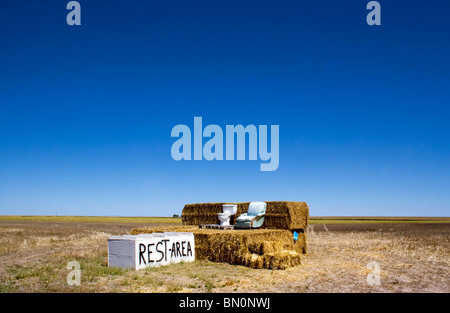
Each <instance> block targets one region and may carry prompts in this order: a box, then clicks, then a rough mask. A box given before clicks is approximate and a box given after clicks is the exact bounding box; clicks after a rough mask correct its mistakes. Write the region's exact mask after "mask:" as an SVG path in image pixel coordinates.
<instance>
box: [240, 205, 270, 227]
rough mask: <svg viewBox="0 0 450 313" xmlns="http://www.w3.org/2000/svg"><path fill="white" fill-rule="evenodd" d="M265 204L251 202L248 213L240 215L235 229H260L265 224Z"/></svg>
mask: <svg viewBox="0 0 450 313" xmlns="http://www.w3.org/2000/svg"><path fill="white" fill-rule="evenodd" d="M265 215H266V203H265V202H250V204H249V206H248V211H247V213H244V214H241V215H239V217H238V218H237V219H236V225H235V228H258V227H261V225H262V224H263V223H264V216H265Z"/></svg>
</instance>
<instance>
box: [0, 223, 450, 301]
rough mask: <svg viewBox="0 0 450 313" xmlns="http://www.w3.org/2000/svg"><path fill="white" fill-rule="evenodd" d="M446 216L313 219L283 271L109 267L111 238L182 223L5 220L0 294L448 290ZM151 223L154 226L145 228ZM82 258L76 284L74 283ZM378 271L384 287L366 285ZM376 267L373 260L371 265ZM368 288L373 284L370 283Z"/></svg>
mask: <svg viewBox="0 0 450 313" xmlns="http://www.w3.org/2000/svg"><path fill="white" fill-rule="evenodd" d="M449 222H450V220H449V218H442V219H426V218H425V219H421V218H413V219H409V220H407V221H405V219H403V220H402V219H401V218H385V219H379V218H373V219H361V218H334V217H329V218H313V219H312V220H311V224H310V226H309V227H308V230H307V240H308V242H307V243H308V252H307V254H306V255H304V256H303V258H302V264H301V265H299V266H296V267H293V268H289V269H286V270H265V269H251V268H247V267H244V266H236V265H229V264H225V263H213V262H206V261H195V262H192V263H181V264H174V265H169V266H163V267H159V268H151V269H146V270H140V271H135V270H122V269H116V268H110V267H108V266H107V238H108V237H109V236H110V235H120V234H126V233H129V232H130V231H131V229H133V228H135V227H139V226H142V225H143V223H145V225H155V226H161V225H162V224H160V223H164V225H173V224H166V223H179V219H171V218H168V219H147V220H143V219H138V218H135V219H132V220H126V221H124V220H120V218H111V219H109V220H102V219H101V218H98V219H92V218H91V219H89V220H83V219H80V218H78V219H77V218H72V219H63V218H62V217H60V219H57V218H54V219H50V218H48V219H45V218H33V217H28V218H26V217H15V218H13V217H9V218H6V217H0V292H19V293H23V292H26V293H30V292H31V293H32V292H105V293H110V292H163V293H166V292H169V293H170V292H186V293H191V292H194V293H199V292H200V293H203V292H238V293H241V292H242V293H243V292H268V293H271V292H286V293H292V292H313V293H314V292H338V293H341V292H383V293H384V292H409V293H414V292H430V293H435V292H445V293H448V292H450V271H449V270H450V223H449ZM149 223H150V224H149ZM70 261H78V262H79V264H80V270H81V284H80V286H69V285H68V284H67V280H66V277H67V275H68V274H69V272H70V271H71V269H67V264H68V262H70ZM374 261H375V262H377V263H376V264H378V265H379V272H378V274H379V284H375V285H374V284H369V283H368V280H367V279H368V275H369V277H372V276H373V274H374V273H375V270H374V268H372V267H370V266H369V267H368V265H370V264H374V263H373V262H374ZM371 262H372V263H371ZM369 282H372V280H369Z"/></svg>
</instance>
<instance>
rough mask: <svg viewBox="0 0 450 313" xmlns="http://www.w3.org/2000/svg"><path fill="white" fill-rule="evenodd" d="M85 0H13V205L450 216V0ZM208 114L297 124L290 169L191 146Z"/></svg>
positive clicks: (9, 208) (8, 83)
mask: <svg viewBox="0 0 450 313" xmlns="http://www.w3.org/2000/svg"><path fill="white" fill-rule="evenodd" d="M67 2H68V1H48V0H40V1H1V2H0V109H1V111H0V214H43V215H54V214H56V213H57V214H58V215H126V216H136V215H141V216H171V215H173V214H180V213H181V210H182V208H183V206H184V204H185V203H195V202H222V201H224V202H243V201H260V200H266V201H270V200H291V201H306V202H307V203H308V204H309V206H310V213H311V215H313V216H320V215H322V216H323V215H358V216H360V215H393V216H405V215H407V216H424V215H425V216H426V215H428V216H449V213H450V60H449V56H450V18H449V13H450V2H449V1H447V0H442V1H438V0H429V1H415V0H414V1H413V0H412V1H400V0H395V1H394V0H389V1H383V0H380V1H379V2H380V4H381V23H382V25H381V26H368V25H367V23H366V15H367V13H368V12H369V11H368V10H367V9H366V4H367V2H368V1H365V0H364V1H362V0H358V1H329V0H326V1H324V0H318V1H275V0H273V1H245V0H239V1H231V0H228V1H210V0H208V1H205V0H196V1H193V0H170V1H163V0H158V1H155V0H151V1H144V0H142V1H135V0H133V1H125V0H121V1H117V0H109V1H103V0H98V1H86V0H79V2H80V4H81V24H82V25H81V26H68V25H67V23H66V15H67V13H68V12H69V11H68V10H66V4H67ZM194 116H202V117H203V123H204V125H207V124H218V125H220V126H222V127H225V125H227V124H243V125H248V124H254V125H279V127H280V151H279V154H280V163H279V168H278V170H276V171H274V172H261V171H259V165H260V163H261V162H260V161H259V160H258V161H249V160H246V161H211V162H209V161H205V160H204V161H180V162H177V161H174V160H173V159H172V157H171V154H170V150H171V146H172V144H173V142H174V141H175V139H174V138H171V136H170V133H171V129H172V127H174V126H175V125H177V124H186V125H189V126H191V127H193V119H194Z"/></svg>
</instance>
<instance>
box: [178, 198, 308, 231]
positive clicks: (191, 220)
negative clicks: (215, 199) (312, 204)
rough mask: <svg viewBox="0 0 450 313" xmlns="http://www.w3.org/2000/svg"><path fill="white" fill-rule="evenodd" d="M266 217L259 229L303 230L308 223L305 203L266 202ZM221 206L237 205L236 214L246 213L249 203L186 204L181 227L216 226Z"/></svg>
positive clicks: (232, 220) (233, 218)
mask: <svg viewBox="0 0 450 313" xmlns="http://www.w3.org/2000/svg"><path fill="white" fill-rule="evenodd" d="M266 203H267V206H266V215H265V218H264V223H263V225H262V226H261V228H271V229H289V230H292V231H294V230H296V231H297V232H298V230H300V231H301V230H303V229H306V226H307V225H308V222H309V207H308V205H307V204H306V202H294V201H266ZM223 204H237V214H236V216H232V217H231V220H230V222H231V223H232V224H234V223H235V219H236V217H237V216H239V215H240V214H242V213H246V212H247V210H248V206H249V204H250V202H243V203H195V204H186V205H185V206H184V208H183V212H182V214H181V220H182V222H183V225H196V226H198V225H200V224H217V223H218V219H217V214H218V213H221V212H222V205H223Z"/></svg>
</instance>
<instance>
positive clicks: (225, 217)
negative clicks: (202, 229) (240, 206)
mask: <svg viewBox="0 0 450 313" xmlns="http://www.w3.org/2000/svg"><path fill="white" fill-rule="evenodd" d="M236 213H237V204H223V205H222V213H218V214H217V216H218V217H219V221H220V226H230V217H231V215H234V214H236Z"/></svg>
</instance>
